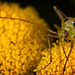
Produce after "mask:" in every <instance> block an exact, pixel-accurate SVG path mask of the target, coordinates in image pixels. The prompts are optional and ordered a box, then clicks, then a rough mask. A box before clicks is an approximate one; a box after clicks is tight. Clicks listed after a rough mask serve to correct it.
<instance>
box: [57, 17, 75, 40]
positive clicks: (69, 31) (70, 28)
mask: <svg viewBox="0 0 75 75" xmlns="http://www.w3.org/2000/svg"><path fill="white" fill-rule="evenodd" d="M74 36H75V18H71V17H69V18H67V19H64V20H63V21H62V28H61V30H60V31H59V32H58V37H61V40H62V41H63V40H64V39H66V38H68V39H69V40H70V39H72V38H73V37H74Z"/></svg>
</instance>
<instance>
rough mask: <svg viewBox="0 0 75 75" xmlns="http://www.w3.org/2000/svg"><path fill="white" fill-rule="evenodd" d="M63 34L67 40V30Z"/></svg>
mask: <svg viewBox="0 0 75 75" xmlns="http://www.w3.org/2000/svg"><path fill="white" fill-rule="evenodd" d="M64 34H65V38H67V37H68V36H69V33H68V31H67V30H65V31H64Z"/></svg>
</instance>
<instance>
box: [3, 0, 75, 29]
mask: <svg viewBox="0 0 75 75" xmlns="http://www.w3.org/2000/svg"><path fill="white" fill-rule="evenodd" d="M2 1H8V2H17V3H19V4H20V6H21V7H26V6H28V5H31V6H34V7H35V8H36V9H37V11H38V12H39V14H40V16H41V17H42V18H44V19H45V20H46V21H47V22H48V24H49V25H50V28H53V29H54V30H55V28H54V26H53V25H54V24H58V25H59V26H61V21H60V19H59V18H58V16H57V15H56V13H55V11H54V10H53V6H54V5H56V6H57V7H58V8H59V9H60V10H61V11H63V12H64V13H65V14H66V15H67V16H69V17H74V16H75V0H2Z"/></svg>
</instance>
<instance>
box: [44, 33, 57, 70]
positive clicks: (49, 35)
mask: <svg viewBox="0 0 75 75" xmlns="http://www.w3.org/2000/svg"><path fill="white" fill-rule="evenodd" d="M50 37H54V38H58V36H57V35H52V34H48V44H49V52H50V63H48V64H47V65H46V66H45V67H44V69H45V68H46V67H47V66H48V65H49V64H51V62H52V51H51V42H50Z"/></svg>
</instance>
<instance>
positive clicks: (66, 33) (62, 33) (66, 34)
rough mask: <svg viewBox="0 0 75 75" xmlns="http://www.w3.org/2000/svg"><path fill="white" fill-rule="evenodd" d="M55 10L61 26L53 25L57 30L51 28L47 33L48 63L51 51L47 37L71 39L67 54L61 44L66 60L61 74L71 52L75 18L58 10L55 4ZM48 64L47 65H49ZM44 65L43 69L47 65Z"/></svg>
mask: <svg viewBox="0 0 75 75" xmlns="http://www.w3.org/2000/svg"><path fill="white" fill-rule="evenodd" d="M53 8H54V10H55V12H56V13H57V15H58V16H59V18H60V20H61V27H59V26H58V25H54V26H55V27H56V28H57V32H54V31H52V30H49V31H50V32H51V33H53V35H52V34H49V35H48V42H49V50H50V63H49V64H51V62H52V53H51V46H50V39H49V37H54V38H59V40H60V41H61V44H62V42H64V40H66V41H69V40H70V41H71V47H70V51H69V54H68V56H67V55H66V52H65V50H64V45H63V44H62V47H63V52H64V54H65V57H66V61H65V64H64V68H63V74H64V71H65V67H66V64H67V61H68V58H69V56H70V54H71V51H72V49H73V45H74V39H75V18H72V17H67V16H66V15H65V14H64V13H63V12H62V11H60V10H59V9H58V8H57V7H56V6H54V7H53ZM49 64H48V65H49ZM48 65H46V66H45V67H44V69H45V68H46V67H47V66H48Z"/></svg>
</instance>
